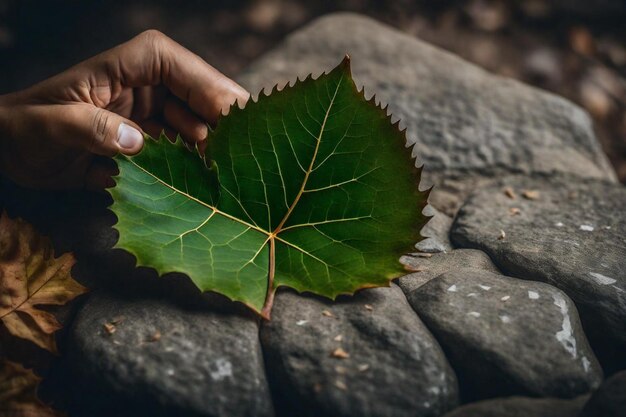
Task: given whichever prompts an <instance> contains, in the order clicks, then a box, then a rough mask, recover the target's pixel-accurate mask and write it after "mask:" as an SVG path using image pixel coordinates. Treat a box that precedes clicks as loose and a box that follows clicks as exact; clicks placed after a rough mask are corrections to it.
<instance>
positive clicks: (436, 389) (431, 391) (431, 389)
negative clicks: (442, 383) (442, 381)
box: [428, 387, 441, 395]
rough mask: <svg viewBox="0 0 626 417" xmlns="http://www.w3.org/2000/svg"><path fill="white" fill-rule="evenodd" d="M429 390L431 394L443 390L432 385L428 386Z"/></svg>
mask: <svg viewBox="0 0 626 417" xmlns="http://www.w3.org/2000/svg"><path fill="white" fill-rule="evenodd" d="M428 392H430V393H431V394H434V395H437V394H439V393H440V392H441V389H440V388H439V387H430V388H428Z"/></svg>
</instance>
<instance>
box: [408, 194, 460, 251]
mask: <svg viewBox="0 0 626 417" xmlns="http://www.w3.org/2000/svg"><path fill="white" fill-rule="evenodd" d="M424 214H425V215H427V216H432V217H431V219H430V220H429V221H428V223H426V225H425V226H424V227H423V228H422V230H421V234H422V236H424V237H425V239H424V240H422V241H420V242H419V243H418V244H417V245H415V247H416V248H417V250H418V251H420V252H426V253H438V252H448V251H451V250H452V244H451V243H450V236H449V235H450V229H451V228H452V218H450V217H448V216H446V215H445V214H443V213H442V212H440V211H439V210H437V209H436V208H434V207H433V206H431V205H428V206H426V208H425V209H424Z"/></svg>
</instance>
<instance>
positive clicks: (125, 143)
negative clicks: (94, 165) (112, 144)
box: [117, 122, 143, 155]
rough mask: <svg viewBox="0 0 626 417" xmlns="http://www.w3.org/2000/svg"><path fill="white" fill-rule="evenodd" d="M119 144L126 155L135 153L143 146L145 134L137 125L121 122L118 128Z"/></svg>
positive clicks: (120, 149) (119, 147)
mask: <svg viewBox="0 0 626 417" xmlns="http://www.w3.org/2000/svg"><path fill="white" fill-rule="evenodd" d="M117 146H118V149H119V152H120V153H122V154H124V155H135V154H137V153H139V152H140V151H141V149H142V148H143V134H142V133H141V132H140V131H139V130H138V129H137V128H135V127H133V126H131V125H128V124H126V123H123V122H122V123H120V126H119V128H118V129H117Z"/></svg>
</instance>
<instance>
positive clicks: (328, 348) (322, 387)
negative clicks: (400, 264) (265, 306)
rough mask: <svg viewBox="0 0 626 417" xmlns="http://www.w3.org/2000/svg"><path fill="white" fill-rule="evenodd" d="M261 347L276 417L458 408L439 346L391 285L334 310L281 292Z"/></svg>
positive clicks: (436, 413)
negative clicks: (339, 349) (276, 412)
mask: <svg viewBox="0 0 626 417" xmlns="http://www.w3.org/2000/svg"><path fill="white" fill-rule="evenodd" d="M261 341H262V344H263V350H264V353H265V360H266V366H267V374H268V378H269V380H270V384H271V387H272V390H273V392H274V398H275V399H276V404H277V408H278V409H279V410H281V411H282V414H283V415H293V416H295V415H297V416H325V417H331V416H363V417H366V416H371V417H373V416H385V417H392V416H408V415H412V416H439V415H441V414H442V413H444V412H446V411H447V410H449V409H451V408H452V407H454V405H455V404H456V403H457V401H458V399H457V395H458V394H457V385H456V384H457V383H456V377H455V375H454V373H453V372H452V370H451V368H450V366H449V365H448V362H447V360H446V358H445V356H444V354H443V352H442V351H441V348H440V347H439V344H438V343H437V342H436V341H435V339H434V338H433V337H432V335H431V334H430V333H429V331H428V330H427V329H426V327H425V326H424V325H423V324H422V322H421V321H420V319H419V318H418V317H417V315H416V314H415V312H414V311H413V310H412V309H411V307H410V306H409V305H408V303H407V302H406V299H405V297H404V295H403V294H402V291H401V290H400V289H399V288H398V287H397V286H395V285H392V286H391V287H390V288H377V289H372V290H366V291H361V292H359V293H357V294H356V295H355V296H354V297H341V298H340V299H339V300H338V301H336V302H334V303H333V302H331V301H327V300H323V299H320V298H318V297H309V296H304V295H299V294H296V293H294V292H292V291H282V292H280V293H278V294H277V297H276V301H275V306H274V308H273V311H272V320H271V321H269V322H265V323H264V324H263V326H262V330H261ZM338 348H341V349H343V351H345V352H346V353H347V354H348V355H349V357H348V358H345V359H341V358H339V357H336V356H341V354H342V352H341V351H338V352H336V349H338ZM333 352H335V355H333Z"/></svg>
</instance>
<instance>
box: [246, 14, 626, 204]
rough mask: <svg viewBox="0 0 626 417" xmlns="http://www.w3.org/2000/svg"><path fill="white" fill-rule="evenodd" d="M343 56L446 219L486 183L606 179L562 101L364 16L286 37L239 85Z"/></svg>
mask: <svg viewBox="0 0 626 417" xmlns="http://www.w3.org/2000/svg"><path fill="white" fill-rule="evenodd" d="M346 53H349V54H350V56H351V57H352V67H353V71H354V75H355V80H356V82H357V84H358V85H364V86H365V88H366V92H367V93H368V95H371V94H373V93H376V97H377V99H378V100H381V101H382V102H384V103H389V108H390V111H391V113H392V114H393V115H394V116H396V117H398V118H400V119H401V120H402V124H404V125H405V126H406V127H408V132H407V133H408V137H409V142H411V143H412V142H416V152H417V155H418V159H419V162H418V163H420V164H421V163H424V165H425V169H424V176H425V178H426V179H427V181H426V183H428V182H434V183H436V184H437V187H436V188H435V190H434V192H433V194H432V195H431V203H432V204H433V205H434V206H435V207H437V208H438V209H440V210H442V211H444V212H446V213H453V212H454V211H455V209H456V207H457V206H458V205H459V203H460V202H461V201H462V198H463V195H464V194H466V193H467V192H469V191H471V189H472V188H473V187H474V186H475V185H476V184H477V183H480V181H482V180H483V179H485V178H493V177H495V176H499V175H502V174H505V173H527V174H528V173H536V172H540V173H551V172H566V173H570V174H572V175H576V176H581V177H593V178H605V179H608V180H611V181H615V173H614V172H613V170H612V168H611V167H610V165H609V163H608V161H607V158H606V156H605V155H604V154H603V153H602V151H601V148H600V146H599V144H598V143H597V141H596V139H595V137H594V134H593V130H592V125H591V121H590V118H589V116H588V115H587V113H585V112H584V111H583V110H581V109H580V108H579V107H577V106H575V105H574V104H572V103H571V102H569V101H567V100H565V99H563V98H561V97H557V96H555V95H552V94H550V93H546V92H542V91H540V90H537V89H535V88H531V87H528V86H526V85H524V84H521V83H519V82H517V81H514V80H511V79H507V78H502V77H498V76H494V75H491V74H489V73H487V72H486V71H484V70H482V69H480V68H478V67H477V66H475V65H472V64H470V63H468V62H466V61H464V60H462V59H460V58H458V57H456V56H454V55H452V54H450V53H447V52H444V51H442V50H440V49H438V48H436V47H433V46H431V45H428V44H426V43H424V42H422V41H420V40H418V39H415V38H414V37H412V36H408V35H406V34H403V33H401V32H399V31H397V30H395V29H393V28H391V27H389V26H386V25H383V24H381V23H378V22H376V21H374V20H371V19H369V18H366V17H362V16H358V15H355V14H349V13H336V14H332V15H329V16H326V17H322V18H320V19H318V20H316V21H314V22H313V23H311V24H309V25H308V26H306V27H305V28H303V29H301V30H299V31H297V32H295V33H294V34H292V35H290V36H289V37H288V38H287V39H286V40H285V41H284V42H283V43H282V44H281V45H280V46H278V47H277V48H276V49H275V50H273V51H271V52H269V53H267V54H265V55H264V56H263V57H261V58H260V59H258V60H257V61H255V63H253V64H252V65H251V66H250V67H249V68H248V70H247V71H246V72H244V74H242V75H241V76H240V77H238V81H239V82H240V83H241V84H242V85H244V86H245V87H247V88H248V89H249V90H250V91H252V92H253V93H255V94H256V93H258V92H259V90H261V88H263V87H265V88H267V89H269V88H271V87H273V86H274V85H275V84H279V85H284V84H285V83H286V82H288V81H294V80H295V79H296V76H300V77H304V76H306V75H307V74H309V73H311V72H312V73H313V74H314V75H315V74H320V73H321V72H322V71H327V70H330V69H331V68H333V67H334V66H336V65H337V64H338V63H339V61H340V60H341V59H342V57H343V56H344V54H346Z"/></svg>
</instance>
